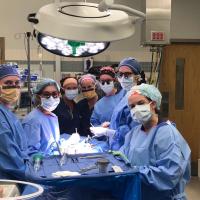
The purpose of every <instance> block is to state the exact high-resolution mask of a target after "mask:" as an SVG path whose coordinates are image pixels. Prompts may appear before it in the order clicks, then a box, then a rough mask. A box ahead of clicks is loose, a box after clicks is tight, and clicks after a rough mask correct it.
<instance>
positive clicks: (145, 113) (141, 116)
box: [131, 103, 152, 123]
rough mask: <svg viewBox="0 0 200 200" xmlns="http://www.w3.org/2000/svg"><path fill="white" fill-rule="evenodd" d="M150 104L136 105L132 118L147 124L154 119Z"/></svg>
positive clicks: (132, 110)
mask: <svg viewBox="0 0 200 200" xmlns="http://www.w3.org/2000/svg"><path fill="white" fill-rule="evenodd" d="M150 104H151V103H149V104H143V105H136V106H135V107H134V108H132V109H131V117H132V119H133V120H135V121H138V122H139V123H146V122H148V121H149V120H150V119H151V117H152V112H151V107H150Z"/></svg>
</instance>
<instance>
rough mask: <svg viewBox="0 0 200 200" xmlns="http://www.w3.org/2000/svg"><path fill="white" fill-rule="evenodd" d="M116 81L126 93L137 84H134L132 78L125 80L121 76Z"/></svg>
mask: <svg viewBox="0 0 200 200" xmlns="http://www.w3.org/2000/svg"><path fill="white" fill-rule="evenodd" d="M118 81H119V83H120V85H121V86H122V88H123V89H124V90H126V91H130V90H131V88H132V87H133V86H135V85H137V83H136V82H134V78H133V77H129V78H125V77H124V76H122V77H121V78H118Z"/></svg>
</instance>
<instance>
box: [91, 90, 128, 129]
mask: <svg viewBox="0 0 200 200" xmlns="http://www.w3.org/2000/svg"><path fill="white" fill-rule="evenodd" d="M124 95H125V91H124V90H120V91H119V92H118V93H117V94H115V95H112V96H104V97H103V98H101V99H100V100H99V101H97V103H96V104H95V106H94V110H93V113H92V116H91V119H90V122H91V123H92V125H93V126H101V124H102V123H104V122H110V120H111V116H112V114H113V111H114V109H115V107H116V106H117V104H118V103H119V102H120V100H121V99H122V98H123V97H124Z"/></svg>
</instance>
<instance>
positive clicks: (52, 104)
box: [41, 96, 60, 112]
mask: <svg viewBox="0 0 200 200" xmlns="http://www.w3.org/2000/svg"><path fill="white" fill-rule="evenodd" d="M59 103H60V98H59V97H57V98H53V97H52V96H51V97H50V98H48V99H46V98H41V107H42V108H44V109H45V110H46V111H49V112H51V111H53V110H55V109H56V107H57V106H58V104H59Z"/></svg>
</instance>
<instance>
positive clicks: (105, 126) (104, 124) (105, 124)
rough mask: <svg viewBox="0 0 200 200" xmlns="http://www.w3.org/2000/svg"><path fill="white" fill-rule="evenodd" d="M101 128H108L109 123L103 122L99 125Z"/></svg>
mask: <svg viewBox="0 0 200 200" xmlns="http://www.w3.org/2000/svg"><path fill="white" fill-rule="evenodd" d="M101 126H102V127H104V128H108V127H109V126H110V122H104V123H102V124H101Z"/></svg>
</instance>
